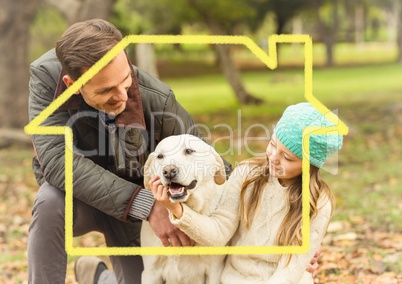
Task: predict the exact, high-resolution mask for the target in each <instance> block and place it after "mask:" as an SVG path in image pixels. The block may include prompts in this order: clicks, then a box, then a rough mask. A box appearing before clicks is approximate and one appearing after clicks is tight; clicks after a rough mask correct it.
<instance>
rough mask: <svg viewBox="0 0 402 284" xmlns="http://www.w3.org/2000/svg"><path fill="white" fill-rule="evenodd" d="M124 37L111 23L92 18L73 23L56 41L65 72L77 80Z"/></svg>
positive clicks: (57, 52) (57, 51)
mask: <svg viewBox="0 0 402 284" xmlns="http://www.w3.org/2000/svg"><path fill="white" fill-rule="evenodd" d="M122 38H123V36H122V34H121V32H120V31H119V30H118V29H117V28H116V27H115V26H113V25H112V24H111V23H109V22H107V21H105V20H101V19H92V20H87V21H83V22H78V23H75V24H73V25H71V26H70V27H69V28H68V29H67V30H66V31H65V32H64V33H63V35H62V36H61V37H60V39H59V40H58V41H57V43H56V54H57V58H58V59H59V61H60V63H61V65H62V66H63V69H64V72H65V73H67V74H68V75H69V76H70V77H71V78H72V79H73V80H77V79H78V78H79V77H80V76H81V75H82V74H83V69H84V68H90V67H92V65H94V64H95V63H96V62H98V61H99V60H100V59H101V58H102V57H103V56H104V55H105V54H106V53H107V52H108V51H109V50H110V49H112V48H113V46H115V45H116V44H117V43H118V42H120V41H121V39H122Z"/></svg>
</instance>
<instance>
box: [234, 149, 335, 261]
mask: <svg viewBox="0 0 402 284" xmlns="http://www.w3.org/2000/svg"><path fill="white" fill-rule="evenodd" d="M243 163H245V164H247V165H249V166H251V167H252V170H251V172H250V174H249V176H248V177H247V178H246V180H245V181H244V182H243V185H242V188H241V193H240V209H239V210H240V218H243V219H244V220H245V222H246V226H247V227H248V228H249V227H250V225H251V221H252V220H253V218H254V216H255V214H257V212H258V210H259V207H260V205H261V200H262V196H263V193H264V187H265V185H266V184H267V182H268V180H269V166H268V163H269V160H268V158H267V157H264V158H252V159H249V160H247V161H245V162H243ZM250 186H251V188H250ZM249 190H251V193H250V194H248V195H249V198H247V200H246V193H247V191H249ZM322 194H324V196H325V195H326V196H327V197H328V199H329V200H330V202H331V205H332V210H333V208H334V205H335V198H334V196H333V194H332V192H331V191H330V189H329V187H328V185H327V184H326V183H325V182H324V180H323V179H322V178H321V176H320V173H319V168H317V167H315V166H311V168H310V219H311V220H313V219H314V218H315V217H316V216H317V212H318V210H319V208H317V205H318V199H319V198H320V196H321V195H322ZM286 199H287V204H288V210H287V212H286V215H285V218H284V219H283V221H282V224H281V226H280V227H279V231H278V233H277V235H276V239H275V245H277V246H300V245H301V244H302V222H301V221H302V175H300V176H299V177H297V178H296V180H295V182H294V183H293V184H292V185H291V186H289V187H288V189H287V191H286ZM291 257H292V256H291V255H290V256H289V259H288V262H287V263H288V264H289V261H290V259H291Z"/></svg>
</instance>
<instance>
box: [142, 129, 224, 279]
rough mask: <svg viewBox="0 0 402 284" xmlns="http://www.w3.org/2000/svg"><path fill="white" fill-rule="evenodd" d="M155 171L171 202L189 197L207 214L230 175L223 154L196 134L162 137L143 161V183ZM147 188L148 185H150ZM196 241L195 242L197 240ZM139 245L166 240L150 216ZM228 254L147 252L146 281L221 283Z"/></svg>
mask: <svg viewBox="0 0 402 284" xmlns="http://www.w3.org/2000/svg"><path fill="white" fill-rule="evenodd" d="M155 175H157V176H159V177H160V179H161V181H162V183H163V184H164V185H165V186H167V187H168V188H169V190H168V194H169V195H170V197H169V198H170V200H171V201H172V202H185V203H186V204H187V205H188V206H189V207H190V208H191V209H193V210H194V211H196V212H198V213H200V214H205V215H209V214H210V213H211V212H212V211H213V210H214V209H215V208H216V207H217V204H218V202H219V200H220V197H221V195H222V193H223V189H222V188H219V187H220V186H221V185H222V184H224V183H225V181H226V174H225V169H224V164H223V160H222V158H221V157H220V156H219V155H218V153H217V152H216V151H215V150H214V149H213V148H212V147H211V146H210V145H208V144H207V143H205V142H204V141H202V140H201V139H199V138H198V137H195V136H193V135H188V134H184V135H177V136H170V137H167V138H165V139H163V140H162V141H161V142H160V143H159V144H158V145H157V147H156V149H155V151H154V152H153V153H151V154H150V156H149V158H148V160H147V161H146V163H145V169H144V186H145V187H146V188H148V187H149V184H148V183H149V180H150V179H151V178H153V177H154V176H155ZM148 189H149V188H148ZM196 245H197V244H196ZM141 246H142V247H155V246H161V247H162V246H163V245H162V242H161V240H160V239H159V238H158V237H157V236H156V235H155V233H154V232H153V230H152V228H151V227H150V225H149V223H148V222H143V225H142V229H141ZM224 257H225V256H224V255H212V256H211V255H168V256H164V255H148V256H143V260H144V271H143V274H142V283H143V284H155V283H158V284H159V283H167V284H184V283H191V284H196V283H202V284H204V283H211V284H216V283H220V276H221V273H222V269H223V265H224Z"/></svg>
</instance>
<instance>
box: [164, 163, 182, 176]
mask: <svg viewBox="0 0 402 284" xmlns="http://www.w3.org/2000/svg"><path fill="white" fill-rule="evenodd" d="M178 172H179V169H178V168H177V167H176V166H174V165H169V166H166V167H164V168H163V171H162V174H163V176H164V177H165V178H167V179H173V178H174V177H175V176H176V175H177V173H178Z"/></svg>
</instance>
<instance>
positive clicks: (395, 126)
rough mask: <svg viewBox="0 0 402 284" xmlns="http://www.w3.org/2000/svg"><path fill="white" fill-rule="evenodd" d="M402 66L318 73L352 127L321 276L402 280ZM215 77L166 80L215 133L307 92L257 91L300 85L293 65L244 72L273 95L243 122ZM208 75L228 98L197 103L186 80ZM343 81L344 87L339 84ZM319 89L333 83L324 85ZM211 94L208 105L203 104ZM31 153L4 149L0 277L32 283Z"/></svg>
mask: <svg viewBox="0 0 402 284" xmlns="http://www.w3.org/2000/svg"><path fill="white" fill-rule="evenodd" d="M399 69H400V70H402V67H400V66H396V65H392V64H391V65H384V66H380V67H378V66H376V67H373V66H365V67H364V68H362V67H356V69H354V68H352V67H344V68H338V69H337V70H333V71H331V70H325V69H323V70H317V71H315V76H316V77H315V78H317V84H316V89H315V90H317V92H319V93H320V95H319V96H318V95H317V96H318V98H319V99H320V100H322V101H323V102H324V103H325V104H326V105H327V106H328V108H329V109H336V110H337V112H338V115H339V116H340V118H341V119H342V120H343V121H344V122H345V123H346V124H347V125H348V127H349V134H348V136H346V138H345V141H344V147H343V149H342V151H341V152H340V153H339V155H338V156H337V159H336V161H335V167H333V168H331V169H328V172H325V171H324V173H323V174H324V177H325V179H326V181H327V183H328V184H329V185H330V187H331V189H332V190H333V192H334V194H335V196H336V199H337V208H336V210H335V214H334V216H333V219H332V221H331V224H330V226H329V228H328V233H327V235H326V237H325V239H324V241H323V256H322V258H321V259H320V267H319V271H318V274H317V276H316V278H315V282H316V283H322V284H324V283H326V284H328V283H329V284H331V283H362V284H363V283H364V284H365V283H371V284H397V283H402V225H401V224H402V223H401V222H400V220H401V217H400V216H401V213H402V199H401V196H402V187H401V186H400V182H401V181H402V178H401V177H402V174H401V168H402V159H401V157H402V84H401V83H398V82H396V80H397V81H402V80H400V78H397V76H399V77H401V74H402V72H401V71H399ZM363 70H364V71H363ZM211 76H212V77H211ZM213 76H215V75H213V74H212V75H210V76H209V77H206V78H203V77H200V78H198V77H197V78H198V79H194V78H195V77H194V78H193V79H190V78H188V79H174V78H172V79H168V80H167V81H169V83H171V85H172V86H173V88H174V89H175V92H176V95H177V97H178V99H179V100H180V101H181V102H183V105H184V107H186V108H187V109H189V110H190V113H192V114H193V116H194V119H195V121H196V122H197V123H200V124H203V125H206V126H207V127H209V129H212V130H213V131H211V137H210V139H211V140H214V139H217V138H218V137H223V136H225V135H228V133H227V132H226V131H227V130H226V128H224V127H215V128H214V126H216V125H219V124H222V123H225V124H228V125H232V126H234V125H236V127H234V128H236V129H235V130H234V137H239V136H238V134H239V133H240V132H242V133H243V132H244V130H245V129H247V128H248V127H249V126H251V125H256V124H261V123H263V124H265V125H272V124H273V123H275V122H276V121H277V119H278V118H279V116H280V113H281V112H282V111H283V109H284V108H285V107H286V106H287V105H288V104H290V103H295V102H298V101H300V100H302V99H303V98H302V95H300V94H299V95H295V96H293V97H289V96H288V95H287V94H285V95H277V94H276V95H273V96H269V95H267V96H266V97H264V95H262V94H264V93H267V92H268V91H269V89H268V90H262V91H259V89H258V86H259V84H263V83H264V84H266V83H267V82H268V83H269V84H270V86H273V87H272V89H275V88H276V86H277V85H278V84H283V86H284V87H283V88H284V89H286V86H289V85H292V84H295V86H294V88H295V89H297V88H299V87H300V75H299V74H296V73H294V72H293V71H291V70H290V71H289V70H284V71H283V73H280V74H279V75H275V76H271V77H268V76H266V75H265V73H263V72H262V73H261V71H258V72H257V71H254V72H250V73H245V74H244V80H245V82H246V85H247V87H248V88H249V89H251V90H252V91H253V92H255V93H256V94H258V95H259V96H261V97H263V98H264V100H265V101H266V103H265V104H264V105H262V106H257V107H251V106H246V107H242V108H241V118H242V119H241V120H239V111H238V108H237V106H236V102H235V100H234V99H233V98H232V95H231V94H230V91H227V90H226V89H225V88H226V87H225V83H224V82H223V83H220V80H223V79H216V78H215V77H213ZM216 76H218V75H216ZM328 78H334V79H331V80H330V79H328ZM392 78H394V79H392ZM395 78H397V79H395ZM193 80H199V81H193ZM203 80H205V81H203ZM327 80H328V81H327ZM381 80H382V81H381ZM301 81H302V80H301ZM355 81H356V82H360V83H358V84H356V82H355ZM374 81H379V82H378V84H379V85H380V86H376V85H370V84H374V83H373V82H374ZM205 82H215V83H216V84H217V86H214V87H213V88H214V89H215V90H218V91H216V92H219V93H220V92H221V91H219V90H221V89H219V88H220V87H222V86H223V87H222V88H223V89H222V93H225V92H227V93H228V94H227V95H226V96H227V97H226V98H223V99H222V100H221V99H219V98H218V96H216V95H212V96H211V97H204V98H203V100H200V101H197V98H199V96H204V94H201V93H198V92H201V91H200V90H198V88H194V92H192V94H191V95H186V94H184V93H185V92H184V91H183V92H181V90H184V89H186V88H188V86H187V85H190V86H191V85H192V86H194V84H200V85H202V86H203V88H202V89H208V86H206V85H205ZM353 82H355V84H353ZM215 83H213V84H215ZM211 84H212V83H211ZM220 84H221V85H222V86H221V85H220ZM331 84H332V85H331ZM324 85H325V86H324ZM338 85H343V86H344V88H345V90H343V89H342V90H339V89H337V88H339V86H338ZM321 87H322V88H324V87H325V90H329V91H325V92H324V91H321V89H320V88H321ZM211 88H212V87H211ZM261 88H263V87H261ZM264 88H265V87H264ZM275 90H276V89H275ZM278 90H279V89H278ZM323 90H324V89H323ZM331 90H332V91H334V92H336V94H333V93H331ZM204 91H205V92H207V91H208V90H204ZM278 92H279V91H278ZM182 93H183V94H182ZM268 93H269V92H268ZM205 96H206V95H205ZM222 96H223V97H224V96H225V95H222ZM205 100H206V101H207V103H205V102H204V103H203V101H205ZM211 102H212V103H211ZM225 107H226V109H225ZM215 108H216V109H215ZM239 124H240V125H239ZM255 131H257V132H258V130H255ZM224 143H226V142H219V143H217V144H216V146H217V148H218V150H219V149H220V152H224V151H225V150H227V149H228V145H226V144H224ZM264 143H265V142H264ZM264 143H259V142H258V141H257V142H256V145H255V146H254V147H255V148H254V150H255V151H257V150H259V151H263V150H264V147H265V144H264ZM263 144H264V145H263ZM32 155H33V151H32V149H31V148H30V147H21V146H12V147H9V148H7V149H2V150H0V161H1V162H0V196H1V199H2V201H1V203H0V272H1V273H0V283H5V284H14V283H27V253H26V251H27V238H28V228H29V222H30V217H31V209H32V204H33V202H34V199H35V194H36V192H37V189H38V186H37V185H36V183H35V179H34V177H33V175H32V172H31V160H32ZM249 156H250V155H249V153H247V152H246V151H244V150H243V151H235V152H233V153H232V152H230V153H229V152H228V153H226V155H225V158H226V159H228V160H229V161H230V162H232V163H236V162H237V161H239V160H241V159H244V158H248V157H249ZM334 169H335V173H334V172H333V171H334ZM102 243H103V238H102V236H100V235H99V234H95V233H94V234H89V235H86V236H83V237H80V238H78V239H76V240H75V245H77V246H87V247H90V246H99V245H102ZM76 258H77V257H75V256H69V258H68V275H67V278H66V283H75V279H74V273H73V265H74V260H75V259H76ZM105 260H106V261H107V262H108V260H107V259H106V258H105ZM108 263H109V262H108Z"/></svg>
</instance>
